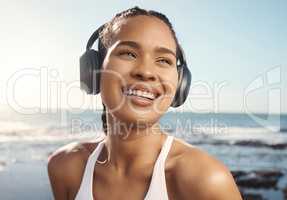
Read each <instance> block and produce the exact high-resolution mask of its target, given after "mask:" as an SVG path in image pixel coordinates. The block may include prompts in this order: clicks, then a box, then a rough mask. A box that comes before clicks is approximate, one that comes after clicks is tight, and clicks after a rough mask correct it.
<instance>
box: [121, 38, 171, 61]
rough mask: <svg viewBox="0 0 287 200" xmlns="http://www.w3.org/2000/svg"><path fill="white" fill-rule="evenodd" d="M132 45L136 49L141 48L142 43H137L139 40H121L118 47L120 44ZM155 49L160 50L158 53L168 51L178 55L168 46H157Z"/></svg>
mask: <svg viewBox="0 0 287 200" xmlns="http://www.w3.org/2000/svg"><path fill="white" fill-rule="evenodd" d="M122 45H123V46H130V47H132V48H135V49H140V48H141V47H140V45H139V44H138V43H137V42H134V41H121V42H119V43H118V45H117V47H118V46H122ZM155 51H156V52H158V53H168V54H172V55H173V56H174V57H176V54H175V52H173V51H172V50H170V49H168V48H166V47H159V46H157V47H156V48H155Z"/></svg>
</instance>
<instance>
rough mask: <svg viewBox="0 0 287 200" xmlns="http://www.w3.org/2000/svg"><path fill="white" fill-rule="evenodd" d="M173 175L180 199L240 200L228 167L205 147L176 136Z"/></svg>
mask: <svg viewBox="0 0 287 200" xmlns="http://www.w3.org/2000/svg"><path fill="white" fill-rule="evenodd" d="M174 146H175V148H174V149H176V151H177V156H176V157H175V159H174V164H173V169H172V171H173V172H172V173H173V177H174V182H175V187H176V190H177V193H178V194H180V199H191V197H192V199H197V200H205V199H208V200H213V199H214V200H217V199H220V200H225V199H226V200H230V199H234V200H242V198H241V196H240V192H239V190H238V188H237V185H236V183H235V181H234V179H233V176H232V174H231V172H230V171H229V169H228V168H227V167H226V166H225V165H224V164H223V163H222V162H221V161H219V160H218V159H216V158H215V157H213V156H211V155H209V154H208V153H207V152H206V151H204V150H202V149H200V148H198V147H196V146H193V145H190V144H188V143H186V142H185V141H183V140H181V139H177V138H176V139H175V143H174Z"/></svg>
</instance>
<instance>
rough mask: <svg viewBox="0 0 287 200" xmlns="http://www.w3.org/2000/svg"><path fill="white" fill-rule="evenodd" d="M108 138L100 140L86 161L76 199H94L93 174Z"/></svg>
mask: <svg viewBox="0 0 287 200" xmlns="http://www.w3.org/2000/svg"><path fill="white" fill-rule="evenodd" d="M105 141H106V139H105V138H104V139H103V140H102V141H100V142H99V143H98V145H97V147H96V148H95V150H94V151H93V152H92V153H91V154H90V155H89V158H88V161H87V163H86V167H85V171H84V174H83V177H82V181H81V184H80V188H79V191H78V192H77V195H76V198H75V200H83V199H86V200H93V194H92V192H91V191H92V186H93V175H94V168H95V164H96V161H97V159H98V157H99V155H100V153H101V151H102V149H103V146H104V143H105Z"/></svg>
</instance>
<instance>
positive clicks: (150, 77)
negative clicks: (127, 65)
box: [131, 62, 157, 81]
mask: <svg viewBox="0 0 287 200" xmlns="http://www.w3.org/2000/svg"><path fill="white" fill-rule="evenodd" d="M131 76H132V77H133V78H135V79H137V80H141V81H155V80H156V79H157V76H156V73H155V71H154V67H153V65H152V64H151V63H147V62H143V63H140V64H138V65H136V66H134V68H133V70H132V71H131Z"/></svg>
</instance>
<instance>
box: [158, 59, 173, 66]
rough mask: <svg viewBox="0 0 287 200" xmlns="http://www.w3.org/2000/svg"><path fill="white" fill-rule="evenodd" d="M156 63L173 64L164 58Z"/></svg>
mask: <svg viewBox="0 0 287 200" xmlns="http://www.w3.org/2000/svg"><path fill="white" fill-rule="evenodd" d="M158 61H159V62H160V63H163V64H167V65H173V62H172V61H171V60H169V59H166V58H162V59H159V60H158Z"/></svg>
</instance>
